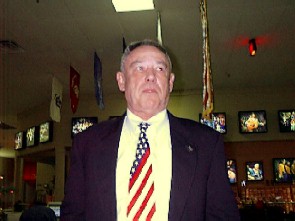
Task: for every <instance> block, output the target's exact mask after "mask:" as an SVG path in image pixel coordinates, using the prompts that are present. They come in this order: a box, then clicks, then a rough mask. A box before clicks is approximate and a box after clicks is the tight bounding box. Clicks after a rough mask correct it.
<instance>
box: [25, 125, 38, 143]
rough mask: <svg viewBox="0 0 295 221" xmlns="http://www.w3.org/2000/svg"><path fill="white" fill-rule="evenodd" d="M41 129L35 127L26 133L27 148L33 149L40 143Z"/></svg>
mask: <svg viewBox="0 0 295 221" xmlns="http://www.w3.org/2000/svg"><path fill="white" fill-rule="evenodd" d="M38 129H39V127H37V126H33V127H30V128H28V129H27V131H26V147H33V146H36V145H37V144H38V141H39V138H38V136H39V130H38Z"/></svg>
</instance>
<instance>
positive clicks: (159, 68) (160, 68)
mask: <svg viewBox="0 0 295 221" xmlns="http://www.w3.org/2000/svg"><path fill="white" fill-rule="evenodd" d="M166 69H167V68H166V67H165V66H163V65H159V66H157V67H156V71H158V72H165V71H166Z"/></svg>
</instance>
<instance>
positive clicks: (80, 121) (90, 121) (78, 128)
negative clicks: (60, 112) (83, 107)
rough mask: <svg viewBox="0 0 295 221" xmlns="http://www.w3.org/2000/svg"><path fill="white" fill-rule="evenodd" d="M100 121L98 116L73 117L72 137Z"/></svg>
mask: <svg viewBox="0 0 295 221" xmlns="http://www.w3.org/2000/svg"><path fill="white" fill-rule="evenodd" d="M97 123H98V118H97V117H73V118H72V127H71V137H72V138H73V137H74V136H75V135H77V134H78V133H81V132H83V131H85V130H87V129H88V128H89V127H91V126H93V125H94V124H97Z"/></svg>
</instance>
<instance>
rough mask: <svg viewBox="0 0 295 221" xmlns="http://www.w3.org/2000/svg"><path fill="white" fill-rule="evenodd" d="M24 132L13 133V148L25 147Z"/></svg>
mask: <svg viewBox="0 0 295 221" xmlns="http://www.w3.org/2000/svg"><path fill="white" fill-rule="evenodd" d="M25 140H26V139H25V132H24V131H19V132H16V133H15V136H14V149H15V150H21V149H24V148H25V146H26V145H25V144H26V142H25Z"/></svg>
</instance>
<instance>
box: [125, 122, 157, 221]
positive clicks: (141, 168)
mask: <svg viewBox="0 0 295 221" xmlns="http://www.w3.org/2000/svg"><path fill="white" fill-rule="evenodd" d="M138 126H139V127H140V135H139V141H138V144H137V149H136V159H135V160H134V162H133V165H132V167H131V170H130V181H129V196H130V201H129V204H128V207H127V217H128V218H129V219H128V220H133V221H137V220H151V219H152V217H153V215H154V213H155V211H156V205H155V196H154V194H153V192H154V180H153V178H152V171H153V169H152V164H151V160H149V156H150V145H149V142H148V139H147V136H146V130H147V128H148V126H150V125H149V124H148V123H140V124H139V125H138Z"/></svg>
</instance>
